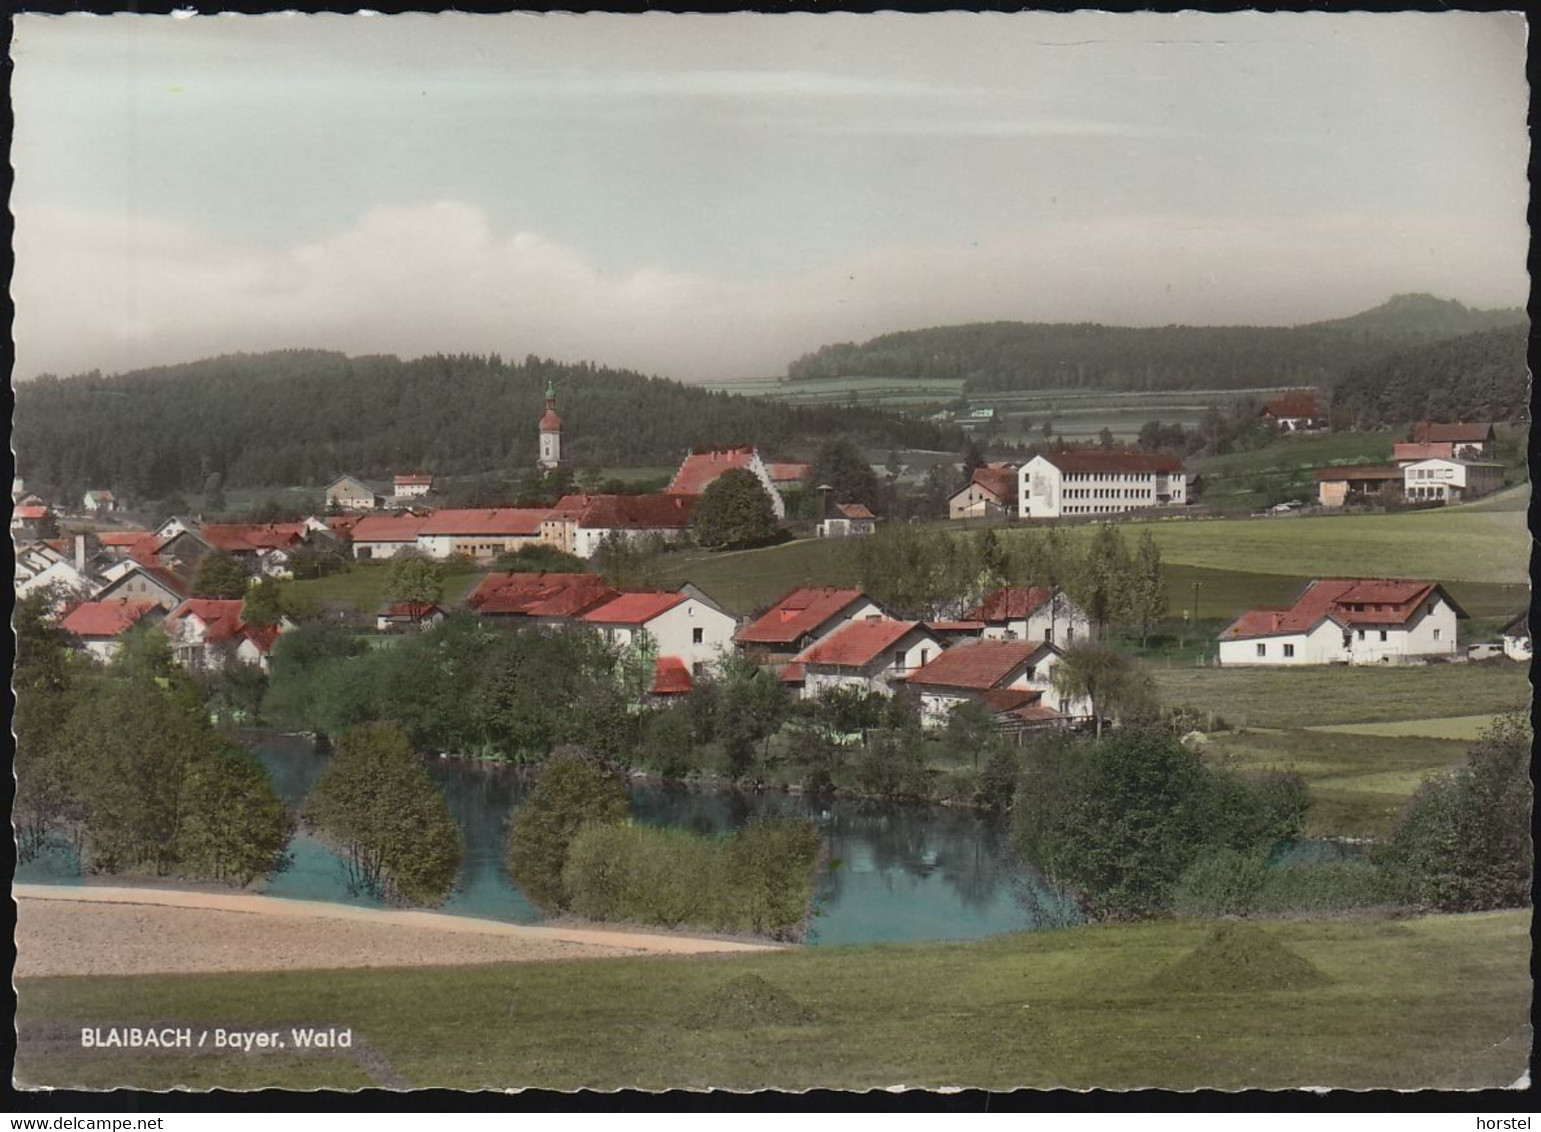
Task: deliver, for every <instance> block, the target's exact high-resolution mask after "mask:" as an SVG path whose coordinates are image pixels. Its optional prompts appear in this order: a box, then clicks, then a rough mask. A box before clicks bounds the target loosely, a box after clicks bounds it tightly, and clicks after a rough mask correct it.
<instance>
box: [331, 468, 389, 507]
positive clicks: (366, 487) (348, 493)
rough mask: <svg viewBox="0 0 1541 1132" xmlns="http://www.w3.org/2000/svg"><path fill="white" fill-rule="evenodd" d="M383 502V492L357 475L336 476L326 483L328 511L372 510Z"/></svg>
mask: <svg viewBox="0 0 1541 1132" xmlns="http://www.w3.org/2000/svg"><path fill="white" fill-rule="evenodd" d="M384 502H385V492H384V491H383V490H382V489H381V488H380V487H379V486H377V485H375V484H372V483H366V482H364V481H363V480H361V479H359V478H358V477H357V476H347V475H343V476H338V477H337V478H336V479H334V480H333V481H332V482H331V483H329V484H327V485H326V506H327V510H329V511H373V510H374V509H375V508H376V507H379V506H381V505H382V504H383V503H384Z"/></svg>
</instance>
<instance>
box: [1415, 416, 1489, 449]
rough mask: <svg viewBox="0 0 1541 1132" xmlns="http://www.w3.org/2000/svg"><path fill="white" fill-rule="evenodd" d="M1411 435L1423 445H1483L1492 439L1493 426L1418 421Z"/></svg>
mask: <svg viewBox="0 0 1541 1132" xmlns="http://www.w3.org/2000/svg"><path fill="white" fill-rule="evenodd" d="M1413 435H1414V436H1415V437H1417V439H1419V440H1421V441H1423V442H1424V443H1425V444H1429V443H1438V442H1440V441H1444V442H1445V443H1448V444H1484V443H1486V442H1487V441H1489V440H1491V439H1492V437H1493V426H1492V425H1490V424H1482V423H1464V422H1460V423H1455V424H1442V423H1440V422H1439V421H1419V422H1418V423H1417V424H1416V425H1415V426H1413Z"/></svg>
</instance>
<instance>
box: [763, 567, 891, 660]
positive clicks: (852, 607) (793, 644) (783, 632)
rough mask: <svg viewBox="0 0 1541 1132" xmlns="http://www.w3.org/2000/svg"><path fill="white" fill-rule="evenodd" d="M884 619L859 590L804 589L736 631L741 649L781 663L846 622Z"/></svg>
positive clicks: (806, 587) (883, 614) (789, 595)
mask: <svg viewBox="0 0 1541 1132" xmlns="http://www.w3.org/2000/svg"><path fill="white" fill-rule="evenodd" d="M875 616H887V614H886V613H885V612H884V611H883V608H882V606H880V605H878V603H877V602H875V601H873V600H872V599H871V598H870V597H868V596H867V595H866V594H865V593H863V592H862V591H861V590H855V589H839V588H836V587H834V586H803V587H801V588H799V589H795V590H793V591H792V592H791V593H789V594H786V595H785V596H783V597H782V598H781V599H780V600H779V601H777V602H776V604H774V605H772V606H771V607H770V608H769V609H767V610H766V611H765V612H764V613H762V614H760V616H758V617H756V618H755V619H754V620H753V621H751V622H750V623H749V624H748V625H745V626H744V627H743V628H742V629H740V630H739V631H738V634H737V636H736V637H735V638H734V640H735V641H737V643H738V646H739V648H740V649H742V650H744V651H745V652H747V653H754V654H757V655H760V656H761V657H763V658H764V659H765V660H766V661H768V662H781V663H784V662H786V661H789V660H791V659H792V657H793V656H795V655H796V654H797V653H799V652H802V651H803V650H804V649H806V648H807V647H808V646H809V645H811V644H813V643H814V642H815V641H818V640H822V639H823V638H824V637H827V636H828V635H829V634H830V633H833V632H834V631H835V630H836V629H838V628H840V626H842V625H844V624H845V623H846V622H848V621H857V620H863V619H865V618H868V617H875Z"/></svg>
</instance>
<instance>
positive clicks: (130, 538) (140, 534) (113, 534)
mask: <svg viewBox="0 0 1541 1132" xmlns="http://www.w3.org/2000/svg"><path fill="white" fill-rule="evenodd" d="M95 534H96V541H97V542H99V543H101V545H102V546H121V547H131V546H135V545H137V544H138V543H140V542H143V541H144V540H145V539H151V540H152V541H153V540H154V539H155V535H154V534H153V533H152V532H150V531H96V532H95Z"/></svg>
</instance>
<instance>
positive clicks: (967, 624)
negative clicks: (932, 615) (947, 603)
mask: <svg viewBox="0 0 1541 1132" xmlns="http://www.w3.org/2000/svg"><path fill="white" fill-rule="evenodd" d="M984 627H985V623H984V622H983V621H927V622H926V628H927V629H930V630H931V631H933V632H936V633H978V632H980V631H981V630H983V629H984Z"/></svg>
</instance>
